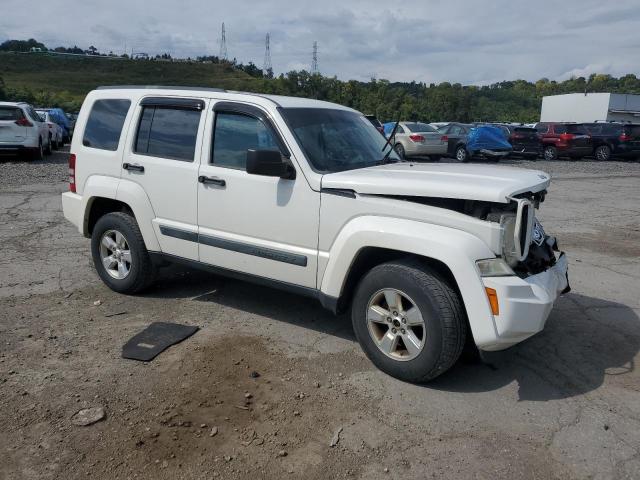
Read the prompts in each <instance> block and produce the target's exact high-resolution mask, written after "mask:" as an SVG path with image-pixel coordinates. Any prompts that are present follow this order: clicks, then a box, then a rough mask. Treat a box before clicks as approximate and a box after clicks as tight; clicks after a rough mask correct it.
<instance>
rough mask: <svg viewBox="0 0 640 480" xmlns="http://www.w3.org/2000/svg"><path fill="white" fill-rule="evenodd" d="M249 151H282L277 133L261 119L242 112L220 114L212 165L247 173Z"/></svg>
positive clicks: (216, 127)
mask: <svg viewBox="0 0 640 480" xmlns="http://www.w3.org/2000/svg"><path fill="white" fill-rule="evenodd" d="M249 149H254V150H276V151H279V150H280V149H279V148H278V144H277V142H276V139H275V137H274V135H273V132H272V131H271V129H270V128H268V127H267V126H266V125H265V124H264V123H263V122H262V121H261V120H259V119H257V118H255V117H251V116H248V115H243V114H238V113H231V112H218V113H217V114H216V125H215V131H214V136H213V158H212V163H213V164H214V165H218V166H221V167H229V168H237V169H241V170H244V169H245V168H246V165H247V150H249Z"/></svg>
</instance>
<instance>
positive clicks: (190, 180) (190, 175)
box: [122, 97, 208, 260]
mask: <svg viewBox="0 0 640 480" xmlns="http://www.w3.org/2000/svg"><path fill="white" fill-rule="evenodd" d="M207 104H208V101H207V100H205V99H202V98H195V97H144V98H142V100H141V101H140V102H139V104H138V106H137V111H136V113H135V115H134V120H133V123H132V127H131V128H130V135H129V138H128V139H127V145H128V148H127V149H125V153H124V155H123V161H122V179H123V180H129V181H132V182H135V183H137V184H139V185H140V186H141V187H142V188H143V190H144V192H145V193H146V195H147V196H148V197H149V200H150V202H151V206H152V207H153V211H154V213H155V218H154V219H153V227H154V229H155V231H156V236H157V238H158V241H159V243H160V247H161V248H162V251H163V252H164V253H168V254H171V255H176V256H179V257H183V258H187V259H191V260H197V259H198V243H197V234H198V221H197V215H198V210H197V192H198V189H197V186H198V168H199V161H197V160H196V159H199V158H200V150H201V144H202V135H203V128H204V113H203V112H204V111H205V107H206V105H207Z"/></svg>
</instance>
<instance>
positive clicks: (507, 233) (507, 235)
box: [500, 214, 519, 267]
mask: <svg viewBox="0 0 640 480" xmlns="http://www.w3.org/2000/svg"><path fill="white" fill-rule="evenodd" d="M500 226H501V227H502V258H504V260H505V261H506V263H508V264H509V265H510V266H512V267H515V266H516V264H517V263H518V262H519V258H518V253H517V252H516V241H515V235H514V234H515V231H516V216H515V214H506V215H502V216H501V217H500Z"/></svg>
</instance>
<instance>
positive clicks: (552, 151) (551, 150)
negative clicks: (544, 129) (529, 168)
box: [543, 145, 558, 160]
mask: <svg viewBox="0 0 640 480" xmlns="http://www.w3.org/2000/svg"><path fill="white" fill-rule="evenodd" d="M543 154H544V159H545V160H557V159H558V149H557V148H556V147H554V146H552V145H549V146H546V147H544V151H543Z"/></svg>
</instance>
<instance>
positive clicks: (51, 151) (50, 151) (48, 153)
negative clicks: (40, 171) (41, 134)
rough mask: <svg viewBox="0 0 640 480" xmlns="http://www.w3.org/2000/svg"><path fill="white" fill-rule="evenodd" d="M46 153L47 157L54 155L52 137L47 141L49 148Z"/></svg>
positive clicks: (45, 150) (47, 147)
mask: <svg viewBox="0 0 640 480" xmlns="http://www.w3.org/2000/svg"><path fill="white" fill-rule="evenodd" d="M44 153H45V155H51V154H52V153H53V146H52V142H51V137H49V139H48V141H47V146H46V148H45V149H44Z"/></svg>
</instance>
